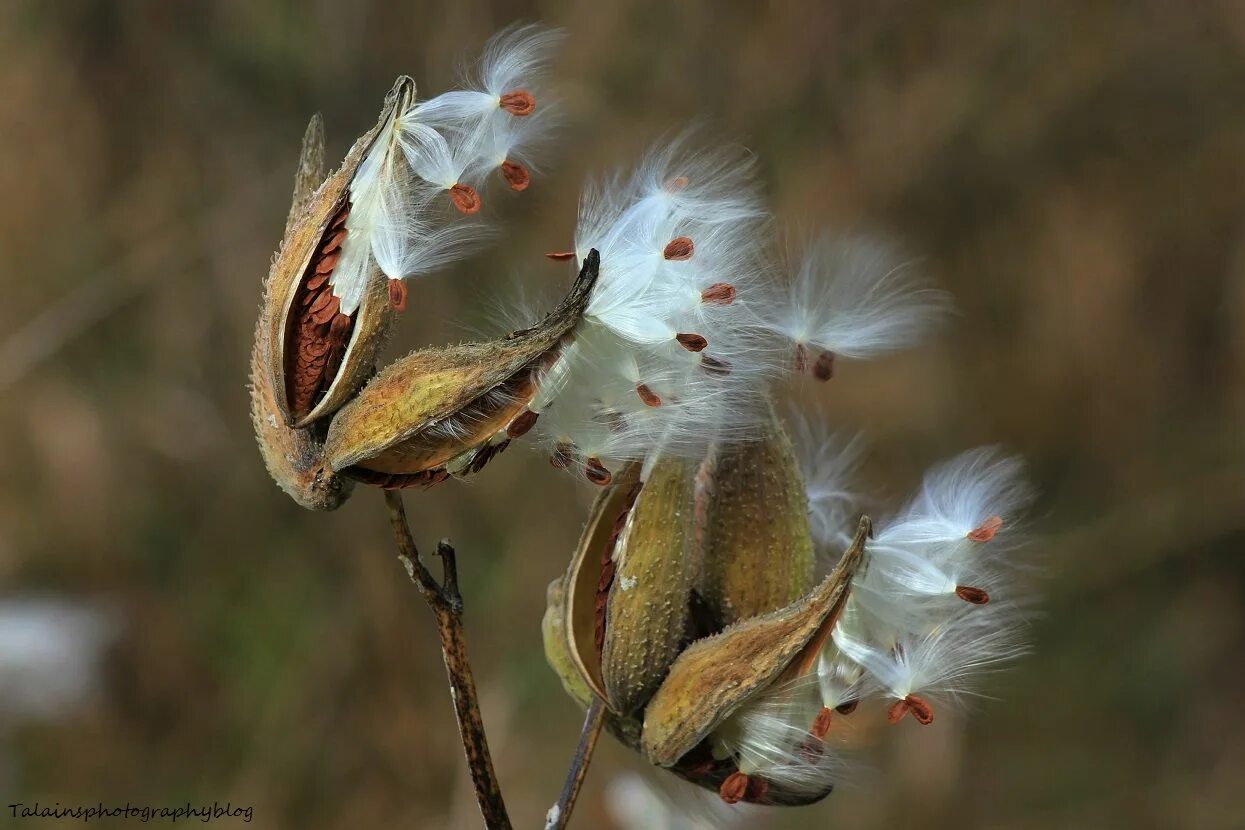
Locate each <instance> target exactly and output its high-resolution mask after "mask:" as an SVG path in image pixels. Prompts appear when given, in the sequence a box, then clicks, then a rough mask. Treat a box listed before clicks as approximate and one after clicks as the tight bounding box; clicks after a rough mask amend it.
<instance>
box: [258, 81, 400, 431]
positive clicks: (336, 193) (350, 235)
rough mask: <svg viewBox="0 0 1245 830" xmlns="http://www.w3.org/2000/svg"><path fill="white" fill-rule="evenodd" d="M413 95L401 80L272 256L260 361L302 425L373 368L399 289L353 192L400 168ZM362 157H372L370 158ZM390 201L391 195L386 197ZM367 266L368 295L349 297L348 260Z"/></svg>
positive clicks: (291, 419)
mask: <svg viewBox="0 0 1245 830" xmlns="http://www.w3.org/2000/svg"><path fill="white" fill-rule="evenodd" d="M414 100H415V82H414V81H412V80H411V79H410V78H408V77H406V76H402V77H400V78H398V80H397V82H396V83H395V84H394V86H393V89H391V90H390V92H389V94H388V96H387V97H386V98H385V104H384V107H383V109H382V110H381V114H380V119H379V121H378V122H377V124H376V126H375V127H373V128H372V130H370V131H369V132H368V133H367V134H365V135H364V136H363V137H362V138H360V139H359V140H358V141H356V142H355V144H354V146H353V147H352V148H351V149H350V152H349V153H347V155H346V158H345V160H344V161H343V162H342V165H341V167H340V168H339V169H338V170H337V171H336V172H334V173H333V174H332V175H330V176H329V177H328V178H327V179H326V180H324V181H323V183H321V184H320V185H319V187H318V188H317V189H315V190H314V192H312V193H310V194H309V195H308V196H307V198H305V199H304V200H303V201H302V202H301V209H300V210H298V211H297V213H296V215H295V214H293V213H292V214H291V217H290V222H289V223H288V224H287V226H286V231H285V238H284V239H283V240H282V242H281V248H280V250H279V251H278V252H277V256H276V258H275V259H274V260H273V264H272V271H271V275H270V277H269V283H268V288H267V292H266V294H265V300H264V304H265V309H264V317H265V319H264V320H263V326H262V329H261V331H260V336H261V337H263V338H264V339H265V340H266V342H267V346H266V350H267V353H266V359H265V362H264V364H263V366H262V367H261V369H262V371H263V373H264V374H265V375H266V378H265V383H266V385H267V386H268V387H269V388H271V389H272V393H273V397H274V399H275V401H276V406H277V409H278V411H279V412H280V415H281V418H282V419H283V420H284V421H285V422H286V423H287V424H289V425H290V426H294V427H305V426H307V425H309V424H312V423H314V422H316V421H318V420H321V419H323V418H324V417H325V416H327V415H330V414H332V413H333V412H334V411H336V410H337V409H338V408H339V407H340V406H341V405H342V404H343V403H345V402H346V401H347V400H348V399H349V398H350V397H351V396H352V395H353V394H354V393H355V392H356V391H357V390H358V389H359V387H360V386H362V385H363V383H364V382H365V381H366V380H367V378H368V377H369V376H370V375H371V374H372V372H373V370H374V368H375V364H376V356H377V354H378V353H379V352H380V350H381V348H383V346H384V344H385V342H386V340H387V338H388V334H389V329H390V326H391V324H392V322H393V318H394V313H395V309H394V306H395V305H400V304H401V299H402V298H403V296H404V295H403V294H402V292H401V291H400V290H398V291H395V292H394V299H392V300H391V296H390V293H391V289H390V280H389V278H388V277H386V276H385V275H384V273H382V272H381V270H380V268H379V267H378V266H377V265H376V262H375V260H374V258H373V257H372V254H371V240H370V238H369V235H368V232H367V228H366V227H364V225H365V220H364V219H362V218H358V217H355V219H354V220H352V209H353V208H355V207H356V197H357V196H359V195H360V192H361V191H362V190H363V189H364V188H367V189H368V190H369V191H370V192H371V193H372V195H369V196H368V199H369V200H372V199H375V198H377V196H375V195H374V194H375V192H376V191H377V189H378V188H384V187H385V185H384V181H385V180H386V173H385V171H386V170H388V169H390V168H391V167H392V166H393V165H394V164H396V161H395V159H396V158H397V156H398V154H399V153H400V151H399V148H398V147H397V137H396V136H397V133H396V130H395V126H394V125H395V122H396V119H397V118H398V117H399V116H400V115H401V114H402V113H403V112H404V111H406V110H407V109H408V108H410V107H411V106H412V104H413V103H414ZM365 162H366V163H365ZM386 197H388V196H387V194H386ZM345 263H354V264H353V265H352V266H351V267H352V268H355V269H361V270H362V274H363V285H362V291H361V293H360V294H359V296H358V297H357V298H356V297H354V296H350V297H347V298H346V299H343V297H342V296H341V292H342V291H343V290H344V289H343V288H342V285H341V284H340V282H339V281H338V279H337V278H338V276H339V271H341V269H342V266H343V264H345Z"/></svg>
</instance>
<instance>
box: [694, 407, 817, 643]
mask: <svg viewBox="0 0 1245 830" xmlns="http://www.w3.org/2000/svg"><path fill="white" fill-rule="evenodd" d="M696 499H697V505H696V513H697V522H698V532H699V536H700V544H701V546H702V550H703V567H702V570H701V575H700V579H699V582H698V585H697V587H698V590H699V592H700V596H701V598H702V599H704V601H705V603H706V604H707V605H708V606H709V608H710V610H711V611H712V613H713V615H714V616H715V617H716V621H717V623H718V625H719V626H724V625H729V624H731V623H734V622H738V621H739V620H745V619H749V618H751V617H758V616H760V615H762V614H767V613H769V612H770V611H774V610H775V609H778V608H782V607H783V606H785V605H788V604H790V603H792V602H794V601H795V600H797V599H799V598H800V597H801V596H803V595H804V594H806V593H807V592H808V590H809V589H810V588H812V585H813V555H814V554H813V541H812V538H811V536H810V534H809V524H808V499H807V496H806V494H805V488H804V480H803V477H802V476H801V475H800V470H799V465H798V463H797V461H796V457H795V452H794V450H793V449H792V446H791V441H790V439H788V438H787V433H786V431H785V430H784V429H783V427H782V424H781V422H780V421H779V420H778V418H777V416H776V415H775V414H774V412H773V409H772V408H771V410H770V418H769V424H768V426H767V428H766V432H765V435H764V437H763V438H761V439H760V440H755V441H743V442H737V443H732V444H717V445H715V446H714V447H713V448H712V449H711V450H710V452H709V455H708V456H707V457H706V458H705V460H704V461H703V462H701V465H700V469H699V470H698V471H697V488H696Z"/></svg>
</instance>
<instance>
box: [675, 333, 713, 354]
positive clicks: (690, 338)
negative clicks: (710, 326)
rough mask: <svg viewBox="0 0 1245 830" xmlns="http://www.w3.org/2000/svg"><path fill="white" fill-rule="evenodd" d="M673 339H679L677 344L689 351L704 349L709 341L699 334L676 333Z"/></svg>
mask: <svg viewBox="0 0 1245 830" xmlns="http://www.w3.org/2000/svg"><path fill="white" fill-rule="evenodd" d="M674 339H675V340H678V341H679V345H680V346H682V347H683V348H685V349H687V350H688V351H689V352H699V351H704V348H705V346H708V345H709V341H708V340H706V339H705V338H703V337H701V336H700V335H699V334H691V333H686V334H676V335H675V336H674Z"/></svg>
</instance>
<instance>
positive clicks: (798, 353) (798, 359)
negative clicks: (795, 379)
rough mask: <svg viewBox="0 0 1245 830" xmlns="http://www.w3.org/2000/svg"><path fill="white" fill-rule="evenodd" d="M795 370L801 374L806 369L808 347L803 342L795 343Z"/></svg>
mask: <svg viewBox="0 0 1245 830" xmlns="http://www.w3.org/2000/svg"><path fill="white" fill-rule="evenodd" d="M795 370H796V371H797V372H800V373H801V374H803V373H804V372H807V371H808V348H807V347H806V346H805V345H804V344H803V343H796V344H795Z"/></svg>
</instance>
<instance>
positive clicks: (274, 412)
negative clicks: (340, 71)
mask: <svg viewBox="0 0 1245 830" xmlns="http://www.w3.org/2000/svg"><path fill="white" fill-rule="evenodd" d="M323 178H324V124H323V122H322V121H321V120H320V117H319V116H318V115H317V116H315V117H314V118H312V119H311V123H310V124H309V125H308V126H307V133H306V135H305V136H304V138H303V150H302V155H301V157H300V159H299V166H298V172H297V173H296V175H295V179H294V198H293V204H292V207H291V209H290V217H289V220H288V221H289V224H290V226H291V227H292V226H293V225H294V224H295V223H297V222H298V220H299V218H300V217H301V216H302V215H303V213H304V212H305V210H306V205H307V202H308V201H309V200H310V199H311V198H312V197H313V195H314V194H315V191H316V187H317V186H318V185H319V183H320V181H321V180H322V179H323ZM280 276H281V272H280V271H278V270H277V268H276V264H275V263H274V266H273V270H272V272H270V273H269V276H268V278H267V280H266V282H265V285H264V300H265V301H264V303H263V305H262V308H261V311H260V317H259V322H258V323H257V324H256V331H255V345H254V348H253V349H252V351H251V374H250V392H251V421H252V423H253V425H254V427H255V437H256V441H257V442H258V443H259V449H260V454H261V455H262V456H263V458H264V464H265V465H266V466H267V467H268V472H269V473H270V474H271V475H272V477H273V479H274V480H276V482H277V484H278V485H280V487H281V489H283V490H284V491H285V492H286V493H288V494H289V495H290V497H291V498H293V499H294V501H296V502H298V503H299V504H300V505H302V506H303V507H306V508H308V509H311V510H333V509H335V508H337V507H338V506H340V505H341V503H342V502H344V501H345V500H346V498H347V497H348V496H349V495H350V489H351V487H352V482H350V481H348V480H345V479H342V478H341V477H340V476H338V475H337V474H336V473H334V472H333V471H332V469H331V468H330V467H329V465H328V463H327V462H326V461H325V458H324V434H323V430H315V429H295V428H293V427H291V426H290V425H289V424H288V423H287V421H286V419H285V415H284V413H283V412H282V409H281V406H280V403H279V401H278V398H279V388H278V386H277V385H276V384H279V383H280V375H279V374H275V373H273V372H272V371H271V368H272V360H271V357H270V351H269V349H270V341H269V339H268V337H267V336H266V334H267V332H268V331H269V330H270V329H271V327H272V326H273V325H274V317H273V314H274V311H275V306H274V305H273V304H272V303H271V302H269V300H270V298H271V296H272V295H273V292H274V291H276V292H279V291H280V290H281V288H280V286H281V284H282V283H281V280H280ZM274 281H275V282H276V283H277V285H276V287H275V288H274Z"/></svg>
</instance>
